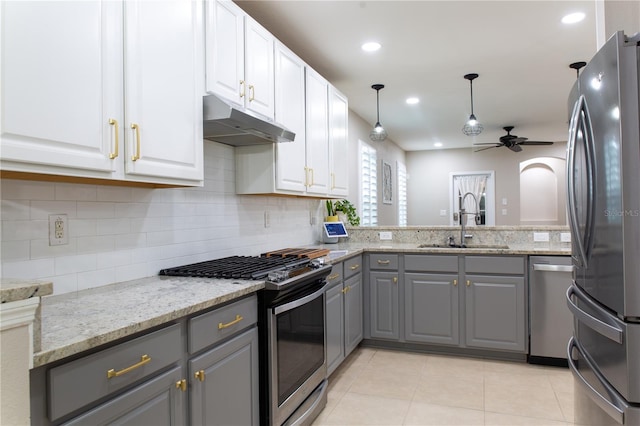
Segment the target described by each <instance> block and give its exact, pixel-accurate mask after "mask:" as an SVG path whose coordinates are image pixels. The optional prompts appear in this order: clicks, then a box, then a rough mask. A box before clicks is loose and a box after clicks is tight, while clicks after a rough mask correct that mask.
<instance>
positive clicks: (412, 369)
mask: <svg viewBox="0 0 640 426" xmlns="http://www.w3.org/2000/svg"><path fill="white" fill-rule="evenodd" d="M427 359H428V356H427V355H423V354H416V353H410V352H401V351H391V350H378V351H376V353H375V354H374V355H373V357H371V359H370V360H369V363H368V364H367V366H368V367H371V368H376V369H378V370H380V371H388V372H395V373H406V374H416V372H420V371H421V370H422V368H423V367H424V364H425V362H427Z"/></svg>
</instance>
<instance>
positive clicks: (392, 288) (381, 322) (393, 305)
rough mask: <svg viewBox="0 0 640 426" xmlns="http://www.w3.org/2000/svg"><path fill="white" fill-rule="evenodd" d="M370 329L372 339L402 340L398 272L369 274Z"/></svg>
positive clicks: (372, 272)
mask: <svg viewBox="0 0 640 426" xmlns="http://www.w3.org/2000/svg"><path fill="white" fill-rule="evenodd" d="M369 298H370V300H369V321H370V324H369V327H370V334H371V338H372V339H388V340H399V339H400V305H399V304H398V302H399V288H398V272H397V271H395V272H387V271H371V272H369Z"/></svg>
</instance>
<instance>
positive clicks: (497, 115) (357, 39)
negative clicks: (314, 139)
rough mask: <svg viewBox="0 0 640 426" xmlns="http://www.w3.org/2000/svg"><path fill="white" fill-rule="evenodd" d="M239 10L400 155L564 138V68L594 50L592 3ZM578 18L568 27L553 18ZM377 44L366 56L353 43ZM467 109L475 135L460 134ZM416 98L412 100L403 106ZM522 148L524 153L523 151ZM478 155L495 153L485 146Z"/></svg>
mask: <svg viewBox="0 0 640 426" xmlns="http://www.w3.org/2000/svg"><path fill="white" fill-rule="evenodd" d="M236 2H237V3H238V4H239V5H240V7H242V8H243V9H244V10H245V11H247V12H248V13H249V14H250V15H251V16H252V17H253V18H254V19H256V20H257V21H258V22H260V23H261V24H262V25H263V26H264V27H266V28H267V29H268V30H269V31H270V32H271V33H273V34H274V35H275V36H276V37H277V38H278V39H280V40H281V41H282V42H283V43H284V44H285V45H287V46H288V47H289V48H291V49H292V50H293V51H294V52H296V53H297V54H298V55H299V56H300V57H301V58H302V59H303V60H304V61H306V62H307V63H308V64H309V65H310V66H311V67H312V68H314V69H315V70H316V71H318V72H319V73H320V74H322V75H323V76H324V77H325V78H326V79H327V80H329V81H330V82H331V83H332V84H333V85H334V86H336V87H337V88H338V89H339V90H340V91H342V92H343V93H344V94H345V95H347V97H348V98H349V108H350V109H352V110H353V111H354V112H355V113H356V114H358V115H359V116H361V117H362V118H363V119H365V120H366V121H367V122H369V123H371V124H372V125H373V124H374V123H375V121H376V92H375V90H373V89H371V85H372V84H374V83H382V84H384V85H385V86H386V87H385V88H384V89H382V90H381V91H380V121H381V123H382V125H383V126H384V127H385V129H386V130H387V132H388V134H389V138H390V139H392V140H393V141H394V142H395V143H396V144H398V145H399V146H400V147H401V148H403V149H404V150H406V151H416V150H425V149H434V146H433V144H434V143H435V142H438V141H439V142H442V143H443V145H444V146H443V148H461V147H470V146H472V144H473V143H483V142H497V140H498V138H499V137H500V136H501V135H503V134H505V132H504V131H503V130H502V127H504V126H507V125H513V126H515V129H514V130H513V132H512V133H513V134H516V135H518V136H522V137H527V138H529V139H531V140H548V141H565V140H566V135H567V115H568V113H567V96H568V94H569V90H570V89H571V86H572V85H573V82H574V80H575V78H576V74H575V71H574V70H572V69H570V68H569V67H568V66H569V64H570V63H572V62H576V61H589V59H591V57H592V56H593V54H594V53H595V52H596V29H595V27H596V19H595V1H594V0H589V1H577V0H576V1H544V0H537V1H452V0H450V1H269V0H262V1H244V0H236ZM575 11H582V12H584V13H586V19H585V20H584V21H582V22H580V23H578V24H574V25H572V26H567V25H565V24H562V23H561V22H560V19H561V18H562V17H563V16H564V15H566V14H567V13H570V12H575ZM371 40H375V41H378V42H379V43H381V44H382V49H380V50H379V51H378V52H377V53H374V54H371V53H365V52H363V51H362V50H361V49H360V46H361V45H362V43H364V42H366V41H371ZM468 73H477V74H479V75H480V76H479V77H478V79H476V80H475V81H474V82H473V97H474V112H475V115H476V116H477V117H478V120H479V121H480V122H481V123H482V124H483V126H484V131H483V132H482V134H481V135H479V136H477V137H475V138H473V137H469V136H465V135H464V134H462V131H461V128H462V126H463V125H464V123H465V121H466V120H467V119H468V117H469V114H470V109H471V107H470V96H469V95H470V93H469V92H470V90H469V82H468V81H467V80H465V79H464V78H463V76H464V75H465V74H468ZM409 96H417V97H419V98H420V103H419V104H417V105H413V106H411V105H407V104H406V103H405V99H406V98H407V97H409ZM524 149H531V147H529V148H527V147H525V148H524ZM485 152H492V150H487V151H485Z"/></svg>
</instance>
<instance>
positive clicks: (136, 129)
mask: <svg viewBox="0 0 640 426" xmlns="http://www.w3.org/2000/svg"><path fill="white" fill-rule="evenodd" d="M131 129H133V131H134V132H135V133H136V152H135V154H133V156H131V159H132V160H133V161H136V160H139V159H140V126H138V125H137V124H136V123H131Z"/></svg>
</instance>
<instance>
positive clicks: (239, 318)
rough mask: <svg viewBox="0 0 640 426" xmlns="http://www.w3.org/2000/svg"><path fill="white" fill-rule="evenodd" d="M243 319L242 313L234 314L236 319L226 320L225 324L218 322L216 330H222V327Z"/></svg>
mask: <svg viewBox="0 0 640 426" xmlns="http://www.w3.org/2000/svg"><path fill="white" fill-rule="evenodd" d="M243 319H244V318H243V316H242V315H240V314H238V315H236V319H234V320H233V321H231V322H228V323H226V324H223V323H219V324H218V330H222V329H224V328H229V327H231V326H232V325H236V324H237V323H239V322H240V321H242V320H243Z"/></svg>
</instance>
